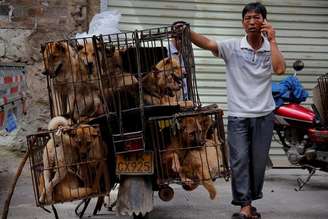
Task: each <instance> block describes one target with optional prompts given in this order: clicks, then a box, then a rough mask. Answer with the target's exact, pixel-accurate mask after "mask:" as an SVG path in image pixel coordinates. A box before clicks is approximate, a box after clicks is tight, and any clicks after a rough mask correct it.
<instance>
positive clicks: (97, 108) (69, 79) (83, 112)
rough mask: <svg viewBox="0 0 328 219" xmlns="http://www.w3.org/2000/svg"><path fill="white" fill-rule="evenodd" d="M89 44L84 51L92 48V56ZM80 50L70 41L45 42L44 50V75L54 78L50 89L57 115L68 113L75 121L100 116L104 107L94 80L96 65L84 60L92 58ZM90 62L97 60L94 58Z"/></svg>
mask: <svg viewBox="0 0 328 219" xmlns="http://www.w3.org/2000/svg"><path fill="white" fill-rule="evenodd" d="M87 45H88V47H87V48H86V49H85V51H89V52H88V54H89V53H91V55H90V56H92V55H94V52H93V53H92V52H91V51H90V50H91V47H90V44H87ZM78 49H80V48H78ZM78 49H77V48H76V47H75V46H74V47H73V46H71V44H70V41H65V42H64V41H62V42H52V43H48V44H46V45H45V46H44V45H43V46H42V47H41V52H42V54H43V57H44V64H45V69H46V70H45V71H44V73H43V74H45V75H47V76H49V77H50V78H52V80H51V81H52V82H53V83H50V86H51V87H50V89H51V98H52V101H53V109H54V115H55V116H61V115H68V116H70V117H71V118H72V119H73V120H74V121H76V122H81V121H80V120H81V118H82V117H83V116H84V117H92V116H96V115H100V114H103V111H104V109H103V107H102V100H101V95H100V90H99V88H98V82H97V81H95V80H94V79H95V78H96V75H95V73H94V70H95V69H96V68H95V67H94V65H93V64H90V63H84V61H85V59H91V57H89V58H88V57H84V59H81V58H80V56H79V54H78ZM80 50H82V49H80ZM80 55H81V54H80ZM81 56H82V55H81ZM91 62H94V57H93V59H92V61H91ZM90 66H92V67H93V68H91V67H90ZM90 69H91V70H92V72H90Z"/></svg>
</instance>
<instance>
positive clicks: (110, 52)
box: [105, 45, 115, 57]
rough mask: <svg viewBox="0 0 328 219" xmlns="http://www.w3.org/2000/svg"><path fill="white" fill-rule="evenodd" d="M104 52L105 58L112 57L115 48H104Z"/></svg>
mask: <svg viewBox="0 0 328 219" xmlns="http://www.w3.org/2000/svg"><path fill="white" fill-rule="evenodd" d="M105 51H106V56H107V57H112V56H113V55H114V53H115V46H113V45H111V46H110V47H109V48H108V47H106V48H105Z"/></svg>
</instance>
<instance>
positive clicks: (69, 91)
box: [42, 24, 200, 152]
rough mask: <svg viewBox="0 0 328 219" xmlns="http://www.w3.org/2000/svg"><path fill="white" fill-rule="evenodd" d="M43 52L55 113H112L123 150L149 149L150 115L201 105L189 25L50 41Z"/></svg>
mask: <svg viewBox="0 0 328 219" xmlns="http://www.w3.org/2000/svg"><path fill="white" fill-rule="evenodd" d="M42 51H43V57H44V64H45V69H46V70H45V74H46V75H47V79H48V80H47V82H48V93H49V102H50V108H51V117H54V116H63V115H64V116H68V117H70V118H71V119H72V121H73V123H77V124H80V123H85V122H88V121H90V120H92V119H93V118H95V117H99V116H103V115H105V116H106V117H111V119H110V121H111V130H112V133H111V135H112V139H113V143H114V146H115V151H117V152H124V151H130V150H133V151H135V150H144V149H145V141H144V138H143V134H144V129H145V126H144V120H145V119H147V117H149V116H153V115H171V114H173V113H176V112H179V111H181V110H186V109H191V108H194V107H198V106H200V100H199V97H198V91H197V86H196V77H195V64H194V57H193V49H192V44H191V41H190V28H189V25H188V24H185V25H184V26H183V27H180V28H174V26H167V27H160V28H153V29H147V30H141V31H138V30H136V31H133V32H127V33H118V34H110V35H100V36H93V37H86V38H79V39H67V40H62V41H57V42H48V43H46V44H45V45H43V46H42ZM131 138H132V141H134V142H139V143H138V144H136V143H133V144H131V142H130V140H131ZM131 145H134V147H132V148H131Z"/></svg>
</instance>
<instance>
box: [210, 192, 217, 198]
mask: <svg viewBox="0 0 328 219" xmlns="http://www.w3.org/2000/svg"><path fill="white" fill-rule="evenodd" d="M215 197H216V191H212V192H210V199H212V200H213V199H215Z"/></svg>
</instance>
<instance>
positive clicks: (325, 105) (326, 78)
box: [318, 73, 328, 126]
mask: <svg viewBox="0 0 328 219" xmlns="http://www.w3.org/2000/svg"><path fill="white" fill-rule="evenodd" d="M318 87H319V93H320V99H321V106H322V110H323V112H322V114H323V117H324V118H323V120H324V121H325V126H328V73H326V74H324V75H322V76H320V77H319V78H318Z"/></svg>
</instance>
